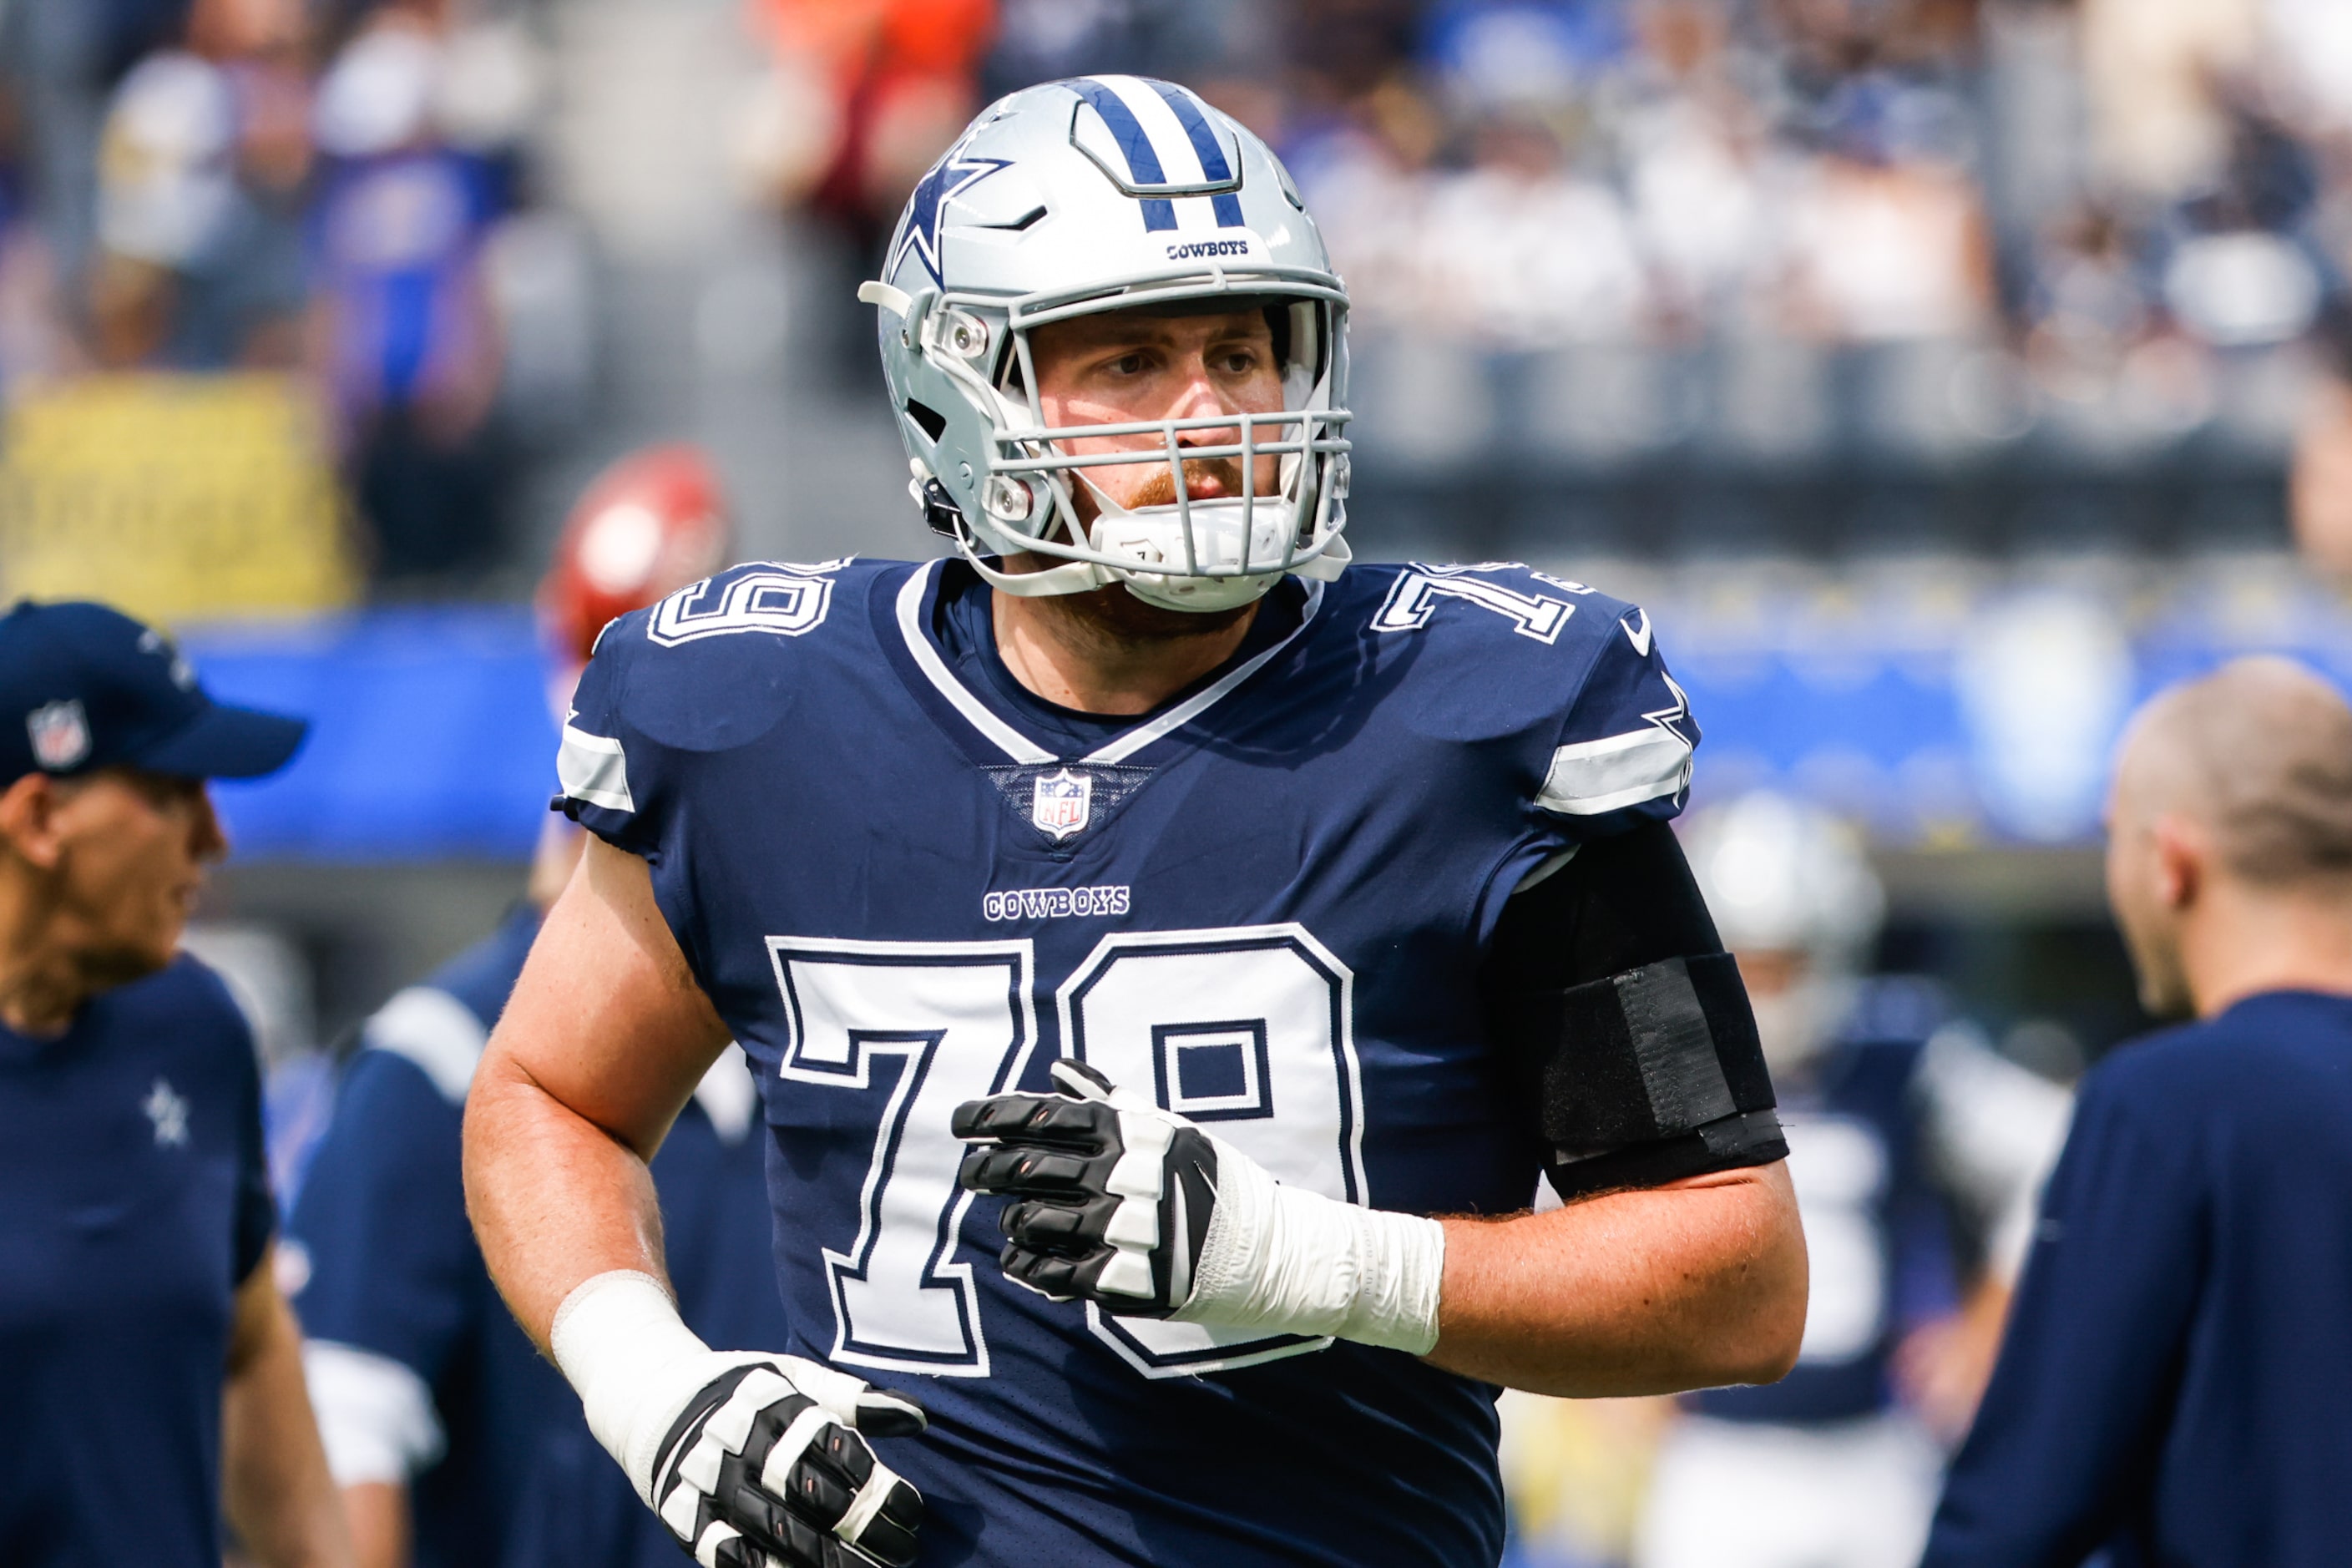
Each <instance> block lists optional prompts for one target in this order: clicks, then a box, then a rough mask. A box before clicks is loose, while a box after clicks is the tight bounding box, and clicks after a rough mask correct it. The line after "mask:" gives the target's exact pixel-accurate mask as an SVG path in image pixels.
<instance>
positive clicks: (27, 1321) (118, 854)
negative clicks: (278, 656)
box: [0, 604, 350, 1568]
mask: <svg viewBox="0 0 2352 1568" xmlns="http://www.w3.org/2000/svg"><path fill="white" fill-rule="evenodd" d="M302 733H303V726H302V724H301V722H300V721H298V720H293V719H286V718H281V717H278V715H275V714H268V713H259V712H255V711H253V710H249V709H241V708H232V707H229V706H227V705H226V704H222V703H216V702H215V701H213V700H211V698H209V697H208V696H206V695H205V690H204V688H203V687H202V686H200V685H199V684H198V683H197V681H196V677H195V672H194V670H193V669H191V668H189V667H188V664H187V661H186V660H184V658H181V657H180V655H179V653H178V651H177V650H176V649H175V648H173V646H172V644H171V643H170V641H169V640H168V639H166V638H165V637H163V636H162V635H161V634H159V633H157V632H155V631H153V630H152V629H150V628H148V627H146V626H141V625H140V624H139V623H138V622H136V621H134V620H131V618H130V617H128V616H122V615H120V614H118V613H116V612H115V611H113V610H110V609H108V608H106V607H104V606H103V605H89V604H68V605H32V604H21V605H17V606H16V608H15V609H14V610H12V611H10V612H9V613H8V614H7V615H6V616H0V1213H5V1218H0V1563H5V1564H6V1565H7V1568H120V1565H121V1564H124V1563H139V1564H142V1568H144V1565H152V1568H220V1562H221V1540H222V1534H223V1531H222V1524H223V1514H224V1510H225V1511H226V1520H227V1523H228V1524H229V1525H231V1526H232V1527H233V1528H234V1530H235V1531H236V1535H237V1537H238V1538H239V1540H240V1542H242V1544H243V1545H244V1547H245V1548H246V1551H247V1553H248V1555H249V1556H250V1557H251V1558H252V1559H253V1560H254V1561H255V1562H256V1563H259V1564H260V1565H261V1568H344V1565H345V1564H347V1563H349V1560H350V1546H349V1544H348V1540H347V1537H346V1535H345V1532H344V1530H343V1522H342V1515H341V1511H340V1510H338V1508H337V1507H336V1504H335V1497H334V1492H333V1490H332V1488H331V1484H330V1483H329V1480H328V1479H327V1466H326V1458H325V1456H324V1455H323V1454H322V1453H321V1452H320V1446H319V1434H318V1428H317V1427H316V1426H315V1425H313V1423H312V1421H311V1416H310V1402H309V1401H308V1400H307V1399H306V1398H305V1397H304V1394H303V1385H302V1360H301V1334H300V1331H299V1329H298V1328H297V1327H296V1325H295V1321H294V1316H293V1314H292V1312H290V1311H289V1310H288V1309H287V1306H286V1302H285V1301H284V1300H283V1299H282V1298H281V1297H280V1296H279V1295H278V1287H277V1285H276V1283H275V1282H274V1280H273V1278H272V1274H271V1269H270V1248H271V1234H272V1231H273V1229H274V1226H275V1213H274V1210H273V1207H272V1204H271V1199H270V1193H269V1178H268V1171H267V1169H266V1167H265V1166H264V1163H263V1160H262V1150H261V1083H260V1071H259V1067H258V1064H257V1061H256V1060H255V1057H254V1051H253V1038H252V1035H251V1033H250V1032H249V1030H248V1029H247V1026H246V1023H245V1020H244V1018H243V1017H242V1016H240V1015H239V1013H238V1012H237V1009H236V1005H234V1004H233V1003H232V1002H231V1001H230V1000H229V996H228V993H227V991H226V989H225V988H224V987H223V986H222V984H221V982H220V980H219V979H218V978H217V977H216V976H215V975H214V974H213V973H212V972H211V971H209V970H207V969H205V967H204V965H202V964H201V963H197V962H196V961H195V960H194V959H193V958H190V957H188V956H186V955H185V954H183V953H179V952H177V949H178V946H179V940H180V932H181V930H182V928H183V927H184V925H185V923H186V921H187V916H188V909H189V905H190V903H191V902H192V901H193V900H194V897H195V894H196V891H197V889H199V888H200V887H201V886H202V883H203V880H204V872H205V866H206V865H207V864H208V863H209V862H211V861H213V860H215V859H217V858H219V857H220V856H221V855H222V854H224V853H225V852H226V849H227V844H226V840H225V839H224V838H223V837H222V835H221V830H220V825H219V823H218V822H217V821H215V819H214V816H213V809H212V803H211V801H210V800H209V799H208V798H207V796H206V795H205V780H206V779H208V778H215V777H249V776H252V775H255V774H258V773H269V772H271V771H273V770H275V769H277V768H278V767H280V766H282V765H283V764H284V763H286V761H287V759H288V758H289V757H290V756H291V755H292V754H293V752H294V749H295V747H296V746H297V745H298V744H299V742H300V741H301V738H302Z"/></svg>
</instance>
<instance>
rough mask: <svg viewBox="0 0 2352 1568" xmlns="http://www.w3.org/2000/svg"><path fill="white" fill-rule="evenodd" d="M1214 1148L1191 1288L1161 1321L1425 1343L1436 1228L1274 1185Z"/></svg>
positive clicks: (1434, 1297)
mask: <svg viewBox="0 0 2352 1568" xmlns="http://www.w3.org/2000/svg"><path fill="white" fill-rule="evenodd" d="M1213 1142H1215V1141H1213ZM1216 1147H1217V1152H1218V1161H1217V1207H1216V1211H1215V1212H1214V1213H1213V1215H1211V1216H1210V1219H1209V1232H1208V1237H1207V1240H1206V1241H1205V1243H1204V1244H1203V1245H1202V1249H1201V1257H1200V1261H1199V1263H1198V1265H1197V1266H1196V1268H1195V1269H1194V1273H1193V1283H1192V1295H1191V1297H1190V1299H1189V1300H1186V1301H1185V1303H1184V1305H1183V1306H1182V1307H1181V1309H1179V1310H1177V1311H1175V1312H1174V1313H1172V1314H1171V1316H1172V1317H1173V1318H1175V1319H1176V1320H1177V1321H1180V1322H1196V1323H1212V1324H1217V1325H1220V1326H1223V1327H1231V1328H1268V1329H1274V1330H1276V1331H1281V1332H1285V1333H1296V1334H1309V1335H1318V1336H1319V1335H1325V1334H1328V1335H1330V1336H1332V1337H1333V1338H1335V1339H1343V1340H1353V1341H1356V1342H1358V1343H1360V1344H1368V1345H1381V1346H1385V1347H1386V1348H1388V1349H1391V1350H1401V1351H1404V1352H1408V1353H1410V1354H1412V1355H1425V1354H1427V1353H1428V1352H1429V1351H1430V1348H1431V1347H1432V1346H1433V1345H1435V1344H1436V1343H1437V1317H1438V1295H1439V1287H1440V1284H1441V1281H1442V1279H1443V1277H1444V1271H1445V1227H1444V1226H1443V1225H1441V1224H1440V1223H1439V1222H1438V1221H1436V1220H1433V1219H1424V1218H1423V1217H1421V1216H1420V1215H1405V1214H1391V1213H1388V1212H1385V1211H1382V1210H1378V1209H1368V1208H1363V1207H1360V1206H1359V1205H1354V1204H1348V1203H1341V1202H1339V1200H1338V1199H1336V1198H1327V1197H1324V1196H1322V1195H1321V1194H1318V1193H1311V1192H1307V1191H1306V1190H1305V1189H1304V1188H1300V1187H1288V1186H1284V1185H1283V1184H1280V1183H1278V1182H1276V1180H1275V1179H1274V1178H1273V1177H1272V1176H1271V1175H1268V1174H1267V1173H1266V1172H1265V1169H1264V1168H1263V1167H1262V1166H1260V1165H1258V1164H1257V1163H1255V1162H1254V1161H1251V1160H1248V1159H1246V1158H1244V1157H1240V1156H1238V1155H1235V1156H1232V1157H1228V1154H1227V1146H1226V1145H1225V1144H1223V1142H1217V1144H1216Z"/></svg>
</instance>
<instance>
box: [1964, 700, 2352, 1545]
mask: <svg viewBox="0 0 2352 1568" xmlns="http://www.w3.org/2000/svg"><path fill="white" fill-rule="evenodd" d="M2107 887H2108V896H2109V899H2110V900H2111V901H2112V903H2113V905H2114V909H2115V913H2116V921H2117V923H2118V924H2119V925H2120V926H2121V927H2122V929H2123V932H2124V936H2125V939H2126V944H2127V945H2128V946H2129V948H2130V950H2131V955H2132V961H2133V964H2134V967H2135V968H2136V969H2137V972H2138V974H2139V981H2140V992H2141V1000H2142V1002H2143V1003H2144V1004H2145V1005H2147V1008H2148V1010H2149V1011H2150V1012H2152V1013H2154V1014H2156V1015H2157V1016H2185V1017H2187V1018H2189V1019H2190V1020H2192V1021H2190V1022H2188V1023H2185V1024H2182V1025H2181V1026H2179V1027H2176V1028H2171V1029H2168V1030H2166V1031H2164V1032H2162V1033H2160V1034H2158V1035H2154V1036H2152V1037H2148V1038H2147V1039H2145V1040H2141V1041H2138V1042H2136V1043H2133V1044H2130V1045H2127V1046H2125V1047H2121V1048H2119V1049H2118V1050H2116V1052H2115V1053H2114V1054H2113V1055H2112V1056H2110V1057H2109V1058H2107V1059H2106V1060H2105V1061H2104V1062H2102V1063H2101V1064H2100V1065H2099V1067H2098V1068H2096V1069H2095V1071H2094V1072H2092V1074H2091V1075H2090V1077H2089V1078H2088V1079H2086V1080H2085V1082H2084V1088H2083V1093H2082V1098H2081V1100H2080V1103H2079V1107H2078V1109H2077V1110H2076V1112H2075V1120H2074V1130H2073V1131H2072V1133H2071V1134H2070V1136H2069V1138H2068V1141H2067V1144H2066V1150H2065V1152H2064V1154H2063V1156H2062V1157H2061V1159H2060V1161H2059V1164H2058V1168H2057V1170H2056V1172H2055V1173H2053V1176H2052V1178H2051V1182H2050V1187H2049V1191H2048V1194H2047V1197H2046V1199H2045V1200H2044V1205H2043V1210H2042V1222H2041V1227H2040V1231H2039V1235H2038V1237H2037V1239H2036V1241H2035V1244H2034V1247H2033V1250H2032V1256H2031V1257H2030V1258H2029V1260H2028V1262H2027V1266H2026V1271H2025V1276H2024V1279H2023V1282H2022V1285H2021V1289H2020V1291H2019V1294H2018V1299H2017V1304H2016V1308H2015V1310H2014V1313H2013V1315H2012V1316H2011V1320H2010V1328H2009V1335H2008V1340H2007V1342H2006V1343H2005V1344H2004V1345H2003V1347H2002V1349H2001V1352H2000V1363H1999V1365H1998V1367H1997V1368H1996V1370H1995V1372H1994V1373H1993V1379H1992V1384H1991V1387H1990V1389H1989V1390H1988V1392H1987V1394H1986V1396H1985V1401H1984V1405H1983V1406H1982V1408H1981V1410H1980V1411H1979V1415H1978V1417H1977V1422H1976V1426H1975V1429H1974V1430H1973V1431H1972V1432H1971V1433H1970V1434H1969V1439H1968V1442H1967V1445H1966V1446H1965V1447H1963V1448H1962V1449H1961V1451H1960V1454H1959V1457H1958V1460H1957V1461H1956V1462H1955V1464H1954V1467H1953V1469H1952V1474H1951V1478H1950V1479H1949V1481H1948V1485H1947V1488H1946V1490H1945V1493H1944V1499H1943V1503H1942V1506H1941V1508H1940V1509H1939V1510H1938V1511H1937V1516H1936V1524H1935V1530H1934V1533H1933V1535H1932V1537H1931V1538H1930V1540H1929V1542H1928V1545H1927V1554H1926V1558H1925V1560H1924V1561H1925V1563H1926V1564H1927V1568H1976V1565H1979V1564H1981V1565H1982V1568H2062V1565H2063V1568H2074V1565H2075V1564H2078V1563H2082V1562H2083V1561H2084V1559H2085V1558H2086V1557H2088V1556H2090V1555H2091V1554H2092V1553H2093V1552H2098V1551H2100V1550H2102V1549H2104V1550H2105V1552H2106V1553H2107V1554H2108V1557H2107V1560H2108V1562H2109V1563H2111V1564H2112V1568H2138V1565H2140V1564H2157V1563H2162V1564H2166V1565H2167V1568H2258V1565H2259V1568H2319V1565H2320V1564H2323V1563H2324V1564H2340V1563H2346V1562H2352V709H2347V706H2346V704H2345V702H2344V700H2343V699H2342V698H2341V697H2340V696H2338V695H2337V693H2336V691H2335V690H2334V689H2332V688H2331V687H2329V686H2328V685H2327V684H2326V682H2325V681H2323V680H2321V679H2319V678H2318V677H2316V676H2315V675H2313V674H2312V673H2310V672H2309V671H2308V670H2305V669H2304V668H2301V667H2299V666H2296V665H2294V664H2290V663H2287V662H2286V661H2284V660H2279V659H2246V660H2241V661H2239V662H2237V663H2235V664H2232V665H2230V666H2228V667H2226V668H2223V669H2222V670H2221V671H2220V672H2219V673H2217V674H2215V675H2213V676H2210V677H2209V678H2207V679H2203V680H2199V681H2195V682H2192V683H2189V684H2188V685H2185V686H2179V687H2176V688H2173V689H2170V690H2168V691H2166V692H2164V693H2162V694H2161V695H2159V696H2158V697H2157V698H2156V699H2155V700H2153V701H2151V702H2150V703H2149V704H2148V705H2147V708H2146V709H2145V710H2142V712H2141V713H2140V714H2139V716H2138V717H2137V720H2135V721H2134V723H2133V725H2132V727H2131V730H2130V731H2129V732H2128V734H2127V735H2126V738H2125V742H2124V746H2123V750H2122V754H2121V758H2120V760H2119V763H2118V764H2117V768H2116V784H2115V791H2114V795H2113V797H2112V801H2111V804H2110V806H2109V813H2108V847H2107Z"/></svg>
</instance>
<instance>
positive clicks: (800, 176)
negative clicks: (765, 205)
mask: <svg viewBox="0 0 2352 1568" xmlns="http://www.w3.org/2000/svg"><path fill="white" fill-rule="evenodd" d="M751 4H752V10H751V16H752V21H753V25H754V28H755V30H756V31H757V32H758V33H759V34H760V35H761V37H764V38H765V39H766V40H767V41H768V43H769V46H770V47H771V48H772V50H773V51H774V55H775V58H776V61H777V64H776V65H775V67H774V78H773V79H772V83H771V86H770V89H769V91H768V92H767V94H766V95H765V96H764V99H763V104H764V107H763V108H762V110H761V111H760V115H759V121H758V127H759V131H760V132H761V134H762V135H764V137H765V138H766V139H767V146H766V147H765V148H764V149H763V150H762V151H761V152H760V153H757V154H755V157H754V163H755V166H761V165H764V166H765V167H767V168H768V170H769V171H770V177H771V180H772V194H773V195H775V196H776V197H777V198H778V199H780V200H782V201H783V202H784V203H786V204H791V203H794V202H798V201H801V200H803V199H804V200H806V201H807V202H808V203H809V205H812V206H813V207H814V209H815V210H816V211H818V212H819V213H821V214H823V215H824V216H826V217H828V218H830V219H832V220H833V221H834V222H835V223H836V224H838V225H839V226H841V227H842V228H843V229H844V230H845V231H846V232H847V233H848V234H849V235H850V236H851V237H853V238H854V239H855V240H856V242H857V243H858V245H859V246H860V247H863V248H871V247H874V246H876V245H878V244H879V243H880V242H881V240H882V239H883V237H885V236H887V233H888V232H889V228H890V226H891V225H892V224H893V223H895V222H896V221H897V220H898V209H899V208H900V207H901V206H903V205H905V204H906V200H907V195H908V192H910V191H912V190H913V189H914V188H915V183H916V182H917V181H918V180H919V179H921V178H922V177H923V172H924V171H925V170H927V169H929V167H930V166H931V164H932V163H933V162H934V161H936V160H937V159H938V157H939V155H940V153H942V152H944V151H946V150H947V146H948V144H949V143H950V142H952V141H954V140H955V138H956V135H957V133H958V132H961V130H962V129H963V127H964V124H965V122H966V121H969V120H970V119H971V115H972V113H973V111H974V110H977V109H978V108H979V107H980V100H979V96H978V94H979V89H978V87H977V85H976V77H977V73H978V71H979V68H980V63H981V60H982V58H983V57H984V56H985V55H986V54H987V52H988V50H989V47H990V46H991V44H992V42H993V40H994V38H995V36H996V4H995V0H751ZM811 92H821V93H822V95H823V97H822V99H821V100H819V101H818V102H817V103H816V104H814V105H808V106H803V105H802V104H801V103H799V102H796V101H795V99H796V98H797V97H798V96H799V95H805V94H808V93H811Z"/></svg>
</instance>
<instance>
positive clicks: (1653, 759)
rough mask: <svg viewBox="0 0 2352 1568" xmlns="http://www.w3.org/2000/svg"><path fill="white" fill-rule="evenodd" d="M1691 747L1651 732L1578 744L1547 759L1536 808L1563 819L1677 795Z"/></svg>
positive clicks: (1666, 733)
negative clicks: (1548, 767)
mask: <svg viewBox="0 0 2352 1568" xmlns="http://www.w3.org/2000/svg"><path fill="white" fill-rule="evenodd" d="M1690 773H1691V744H1690V742H1688V741H1685V740H1684V739H1683V738H1682V737H1681V736H1680V735H1677V734H1675V732H1674V731H1671V730H1667V729H1664V728H1659V727H1652V728H1650V729H1646V730H1634V731H1628V732H1627V733H1625V734H1622V735H1606V736H1603V737H1602V738H1601V739H1600V740H1598V741H1578V742H1574V743H1573V744H1571V745H1566V746H1562V747H1560V748H1559V750H1558V751H1556V752H1553V753H1552V754H1551V771H1550V772H1549V773H1546V774H1545V775H1544V783H1543V790H1542V793H1541V794H1539V795H1537V796H1536V804H1537V805H1539V806H1541V807H1542V808H1543V809H1544V810H1546V811H1556V812H1559V814H1560V815H1562V816H1600V815H1601V813H1602V812H1606V811H1617V810H1621V809H1622V808H1623V807H1625V806H1629V805H1641V804H1642V803H1643V801H1645V800H1657V799H1660V798H1662V797H1665V796H1671V795H1680V794H1681V793H1682V792H1683V790H1684V789H1685V787H1687V786H1688V784H1690Z"/></svg>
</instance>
